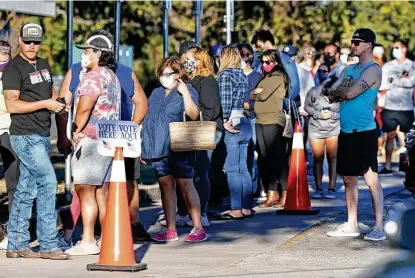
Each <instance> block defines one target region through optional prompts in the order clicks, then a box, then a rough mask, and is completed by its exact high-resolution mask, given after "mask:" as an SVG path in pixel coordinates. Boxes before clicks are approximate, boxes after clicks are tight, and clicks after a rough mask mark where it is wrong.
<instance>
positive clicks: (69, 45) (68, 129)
mask: <svg viewBox="0 0 415 278" xmlns="http://www.w3.org/2000/svg"><path fill="white" fill-rule="evenodd" d="M67 5H68V6H67V9H66V12H67V15H66V20H67V23H66V24H67V27H66V28H67V37H68V39H67V45H66V49H67V51H68V70H69V69H70V68H71V66H72V56H73V51H72V45H73V0H69V1H68V4H67ZM66 136H67V137H68V138H69V140H72V111H71V110H69V113H68V123H67V125H66ZM71 158H72V155H68V157H67V158H66V159H65V192H66V198H67V200H70V198H71V189H72V188H71V187H72V181H71Z"/></svg>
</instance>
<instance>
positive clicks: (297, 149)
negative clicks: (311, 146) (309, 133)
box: [277, 121, 319, 214]
mask: <svg viewBox="0 0 415 278" xmlns="http://www.w3.org/2000/svg"><path fill="white" fill-rule="evenodd" d="M277 213H278V214H318V213H319V211H318V210H313V209H312V208H311V203H310V193H309V191H308V182H307V166H306V161H305V153H304V143H303V132H302V129H301V126H300V123H299V122H298V121H296V122H295V126H294V136H293V145H292V151H291V160H290V169H289V173H288V186H287V199H286V201H285V206H284V209H283V210H278V211H277Z"/></svg>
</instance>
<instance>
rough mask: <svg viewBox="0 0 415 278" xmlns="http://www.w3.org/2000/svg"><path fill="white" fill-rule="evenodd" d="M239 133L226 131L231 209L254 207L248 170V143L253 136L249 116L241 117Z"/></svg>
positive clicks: (238, 127)
mask: <svg viewBox="0 0 415 278" xmlns="http://www.w3.org/2000/svg"><path fill="white" fill-rule="evenodd" d="M235 128H237V129H238V130H239V133H230V132H228V131H225V145H226V152H227V155H226V160H225V171H226V173H227V176H228V185H229V190H230V196H231V209H232V210H240V209H251V208H252V179H251V175H250V174H249V171H248V165H247V155H248V144H249V141H250V140H251V138H252V127H251V124H250V122H249V120H248V119H247V118H241V122H240V124H239V125H238V126H237V127H235Z"/></svg>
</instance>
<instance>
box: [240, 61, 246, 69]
mask: <svg viewBox="0 0 415 278" xmlns="http://www.w3.org/2000/svg"><path fill="white" fill-rule="evenodd" d="M245 67H246V62H245V61H244V59H242V60H241V69H244V68H245Z"/></svg>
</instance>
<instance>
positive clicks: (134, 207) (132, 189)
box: [127, 180, 140, 224]
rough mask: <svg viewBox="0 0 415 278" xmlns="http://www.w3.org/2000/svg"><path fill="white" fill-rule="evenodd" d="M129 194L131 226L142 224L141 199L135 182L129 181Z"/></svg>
mask: <svg viewBox="0 0 415 278" xmlns="http://www.w3.org/2000/svg"><path fill="white" fill-rule="evenodd" d="M127 193H128V203H129V209H130V219H131V224H134V223H138V222H140V220H139V214H138V210H139V206H140V197H139V195H138V186H137V182H136V181H135V180H128V181H127Z"/></svg>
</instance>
